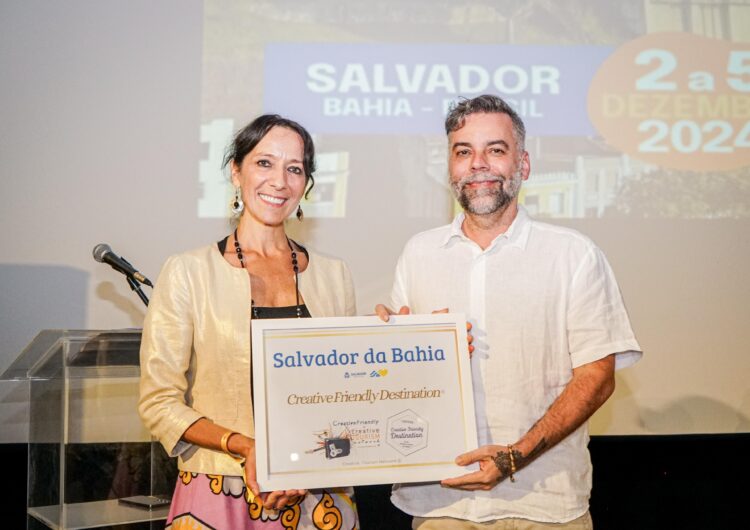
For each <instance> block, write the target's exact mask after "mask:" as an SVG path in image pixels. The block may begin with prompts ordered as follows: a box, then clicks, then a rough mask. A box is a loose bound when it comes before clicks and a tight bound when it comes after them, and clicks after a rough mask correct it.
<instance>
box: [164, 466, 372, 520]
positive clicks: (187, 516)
mask: <svg viewBox="0 0 750 530" xmlns="http://www.w3.org/2000/svg"><path fill="white" fill-rule="evenodd" d="M167 528H168V529H171V530H186V529H190V530H204V529H205V530H250V529H259V528H261V529H263V530H270V529H272V530H356V529H357V528H359V521H358V519H357V507H356V505H355V504H354V496H353V493H352V490H351V488H331V489H325V490H311V491H310V492H309V493H308V494H307V495H306V496H305V498H304V499H302V501H300V502H299V503H298V504H295V505H294V506H290V507H287V508H284V509H282V510H266V509H265V508H263V505H262V504H260V503H259V500H252V501H251V500H250V498H249V496H248V490H247V488H245V482H244V481H243V480H242V477H229V476H222V475H204V474H202V473H189V472H185V471H180V476H179V478H178V479H177V486H176V487H175V491H174V495H173V497H172V505H171V508H170V510H169V516H168V517H167Z"/></svg>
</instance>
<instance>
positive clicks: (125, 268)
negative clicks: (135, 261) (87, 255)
mask: <svg viewBox="0 0 750 530" xmlns="http://www.w3.org/2000/svg"><path fill="white" fill-rule="evenodd" d="M93 254H94V259H95V260H96V261H98V262H99V263H106V264H108V265H109V266H110V267H112V268H113V269H115V270H116V271H119V272H121V273H123V274H124V275H125V276H128V277H130V278H135V279H136V280H138V281H139V282H141V283H142V284H144V285H148V286H149V287H153V286H154V284H152V283H151V281H150V280H149V279H148V278H146V277H145V276H144V275H143V274H141V273H140V272H138V271H137V270H135V267H133V266H132V265H131V264H130V263H128V260H126V259H125V258H122V257H120V256H118V255H117V254H115V253H114V252H112V249H111V248H110V247H109V245H107V244H106V243H99V244H98V245H96V246H95V247H94V252H93Z"/></svg>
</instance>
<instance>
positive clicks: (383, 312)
mask: <svg viewBox="0 0 750 530" xmlns="http://www.w3.org/2000/svg"><path fill="white" fill-rule="evenodd" d="M447 312H448V308H447V307H446V308H444V309H436V310H435V311H433V312H432V314H433V315H434V314H436V313H447ZM396 314H398V315H409V314H411V310H410V309H409V308H408V307H407V306H403V307H401V309H399V310H398V313H396V312H394V311H393V310H392V309H391V308H390V307H388V306H386V305H384V304H378V305H376V306H375V315H377V316H379V317H380V320H382V321H383V322H388V321H389V320H390V318H391V315H396ZM466 341H467V342H468V343H469V358H471V356H472V354H473V353H474V346H472V344H471V343H472V342H474V336H473V335H472V334H471V322H468V321H467V322H466Z"/></svg>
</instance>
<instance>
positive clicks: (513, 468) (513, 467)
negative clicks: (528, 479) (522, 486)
mask: <svg viewBox="0 0 750 530" xmlns="http://www.w3.org/2000/svg"><path fill="white" fill-rule="evenodd" d="M508 457H509V458H510V475H509V477H508V478H510V481H511V482H515V481H516V477H514V476H513V474H514V473H515V472H516V458H515V457H514V456H513V446H512V445H509V446H508Z"/></svg>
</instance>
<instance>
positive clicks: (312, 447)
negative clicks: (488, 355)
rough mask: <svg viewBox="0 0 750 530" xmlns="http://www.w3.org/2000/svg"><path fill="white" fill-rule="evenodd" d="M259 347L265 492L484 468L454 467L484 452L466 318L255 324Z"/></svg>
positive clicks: (257, 397)
mask: <svg viewBox="0 0 750 530" xmlns="http://www.w3.org/2000/svg"><path fill="white" fill-rule="evenodd" d="M252 348H253V351H252V358H253V359H252V360H253V390H254V410H255V433H256V438H255V447H256V468H257V478H258V483H259V484H260V487H261V490H262V491H271V490H283V489H298V488H300V489H301V488H304V489H314V488H324V487H335V486H356V485H369V484H390V483H395V482H399V483H409V482H431V481H439V480H441V479H444V478H448V477H453V476H458V475H462V474H464V473H466V472H468V471H469V470H473V469H476V467H475V466H471V467H470V468H469V469H467V468H466V467H461V466H457V465H456V464H455V462H454V459H455V457H456V456H458V455H459V454H462V453H465V452H467V451H470V450H472V449H475V448H476V447H477V431H476V420H475V414H474V397H473V391H472V380H471V366H470V357H469V352H468V343H467V334H466V318H465V316H464V315H463V314H458V313H440V314H432V315H398V316H392V317H391V319H390V321H389V322H388V323H384V322H382V321H381V320H380V319H379V318H378V317H375V316H367V317H340V318H339V317H336V318H309V319H268V320H253V321H252ZM355 353H356V354H357V355H356V356H355V355H354V354H355ZM347 356H348V357H347ZM368 360H369V361H372V362H368ZM321 363H322V364H321ZM308 365H309V366H308ZM347 440H348V442H347Z"/></svg>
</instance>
